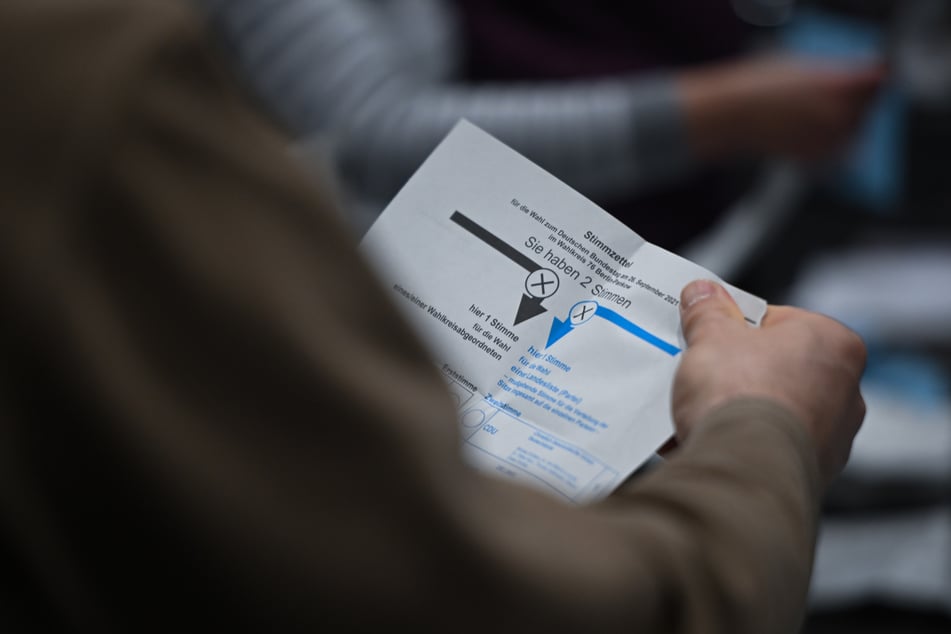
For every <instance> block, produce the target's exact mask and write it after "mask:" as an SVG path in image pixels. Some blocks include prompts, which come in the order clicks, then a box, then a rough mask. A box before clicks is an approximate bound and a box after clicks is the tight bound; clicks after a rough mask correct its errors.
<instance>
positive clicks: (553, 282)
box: [525, 269, 559, 299]
mask: <svg viewBox="0 0 951 634" xmlns="http://www.w3.org/2000/svg"><path fill="white" fill-rule="evenodd" d="M558 286H559V281H558V275H556V274H555V272H554V271H552V270H551V269H538V270H536V271H533V272H532V273H530V274H529V275H528V277H527V278H525V292H526V293H528V294H529V295H530V296H532V297H538V298H541V299H544V298H546V297H551V296H552V295H554V294H555V292H556V291H557V290H558Z"/></svg>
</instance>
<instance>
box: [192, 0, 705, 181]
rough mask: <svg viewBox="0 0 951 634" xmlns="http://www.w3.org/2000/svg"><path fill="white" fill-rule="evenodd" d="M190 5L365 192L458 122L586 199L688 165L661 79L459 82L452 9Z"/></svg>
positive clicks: (232, 1) (207, 0)
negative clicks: (327, 144)
mask: <svg viewBox="0 0 951 634" xmlns="http://www.w3.org/2000/svg"><path fill="white" fill-rule="evenodd" d="M193 1H196V3H197V4H199V5H201V6H202V7H203V8H204V9H205V10H206V12H207V14H208V16H209V21H210V23H211V24H212V26H213V27H215V30H216V31H217V33H218V34H219V35H220V36H221V37H222V38H223V39H224V40H225V41H226V42H227V46H228V50H229V52H230V53H231V54H232V55H233V56H234V58H235V59H237V60H238V63H239V66H240V67H241V69H242V70H243V74H244V75H245V77H246V78H247V81H248V83H249V85H250V87H251V89H252V91H253V92H254V93H255V94H256V95H257V96H258V97H259V98H260V99H261V101H262V103H263V104H264V105H265V106H266V107H267V108H268V109H269V110H270V111H271V112H273V113H275V114H276V115H277V117H278V119H279V120H281V121H282V122H284V123H285V124H286V125H287V126H288V128H289V129H290V130H291V131H292V132H293V134H294V135H296V136H300V137H307V136H310V135H315V134H317V135H319V134H324V135H327V136H328V137H329V140H330V141H331V143H332V144H334V146H335V148H336V151H337V152H338V154H339V160H340V161H341V163H342V164H343V166H344V169H345V171H346V174H347V176H348V177H349V178H352V179H353V180H354V183H355V184H356V185H357V186H358V187H360V188H361V189H362V190H363V191H364V193H370V194H373V195H376V196H390V195H392V194H393V193H395V192H396V190H397V189H398V188H399V187H400V186H401V185H402V184H403V183H404V182H405V181H406V179H407V178H409V176H410V175H411V174H412V173H413V171H415V169H416V168H417V167H418V166H419V165H420V163H422V161H423V159H424V158H425V157H426V156H427V155H428V154H429V152H430V151H432V149H433V148H434V147H435V146H436V145H437V144H438V143H439V141H441V140H442V138H443V137H444V136H445V135H446V133H448V132H449V130H450V129H451V128H452V126H453V125H455V123H456V122H457V121H458V120H459V119H460V118H466V119H469V120H470V121H472V122H473V123H475V124H476V125H479V126H480V127H482V128H484V129H485V130H486V131H488V132H490V133H491V134H493V135H494V136H496V137H497V138H499V139H500V140H501V141H503V142H505V143H507V144H508V145H510V146H511V147H513V148H515V149H516V150H518V151H519V152H521V153H522V154H524V155H525V156H527V157H528V158H530V159H531V160H533V161H535V162H537V163H538V164H540V165H541V166H542V167H544V168H546V169H548V170H549V171H551V172H552V173H554V174H555V175H557V176H559V177H560V178H562V179H564V180H566V181H567V182H569V183H571V185H572V186H573V187H575V188H577V189H579V190H580V191H582V192H584V193H585V194H587V195H589V196H600V195H614V194H618V193H628V192H631V191H634V190H636V189H638V188H640V187H643V186H646V185H651V184H655V183H657V182H660V181H664V180H667V179H669V178H671V177H673V176H676V175H677V174H679V173H681V172H683V171H684V170H685V169H686V168H687V167H688V166H689V165H690V164H691V162H692V159H691V156H690V152H689V151H688V145H687V139H686V136H685V134H686V132H685V122H684V117H683V113H682V108H681V104H680V100H679V95H678V91H677V87H676V85H675V83H674V81H673V79H672V78H670V77H667V76H657V77H652V78H648V77H637V78H635V77H633V76H631V77H623V76H621V77H615V78H611V79H605V80H577V81H560V82H525V83H523V84H500V83H491V82H489V83H482V84H470V83H465V82H464V81H462V79H461V78H460V69H459V66H460V65H461V59H460V58H461V55H462V53H463V51H462V48H463V47H462V42H461V40H460V38H462V37H463V34H462V33H461V32H460V29H458V28H455V27H456V25H455V22H454V20H453V17H454V16H453V15H452V11H451V10H452V7H451V6H447V5H451V3H446V2H440V1H439V0H410V1H405V0H397V1H390V2H387V1H371V2H367V1H365V0H281V2H259V1H257V0H193ZM394 22H398V23H399V26H398V27H395V26H394ZM405 38H410V39H411V40H412V41H410V42H407V41H406V39H405Z"/></svg>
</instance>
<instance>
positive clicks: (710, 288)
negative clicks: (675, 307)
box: [680, 280, 717, 310]
mask: <svg viewBox="0 0 951 634" xmlns="http://www.w3.org/2000/svg"><path fill="white" fill-rule="evenodd" d="M716 293H717V283H716V282H713V281H711V280H697V281H695V282H690V283H689V284H687V285H686V286H685V287H684V290H683V291H681V293H680V310H688V309H689V308H690V307H691V306H693V305H694V304H696V303H698V302H702V301H703V300H705V299H709V298H710V297H713V296H714V295H716Z"/></svg>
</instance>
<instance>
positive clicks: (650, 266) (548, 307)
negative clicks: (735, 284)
mask: <svg viewBox="0 0 951 634" xmlns="http://www.w3.org/2000/svg"><path fill="white" fill-rule="evenodd" d="M361 249H362V251H363V252H364V254H365V255H366V257H367V258H368V259H369V260H370V262H371V263H372V265H373V266H374V268H375V270H376V272H377V274H378V276H379V277H380V279H381V280H382V281H383V282H384V285H385V287H386V288H388V289H389V291H390V292H391V294H392V298H393V301H394V302H395V303H396V305H397V306H398V307H399V308H400V309H401V310H402V311H403V312H404V313H405V315H406V317H407V318H408V320H409V321H410V322H411V324H413V325H414V327H415V328H416V330H417V331H418V333H419V335H420V337H421V338H422V339H423V340H424V341H425V342H427V343H428V345H429V348H430V351H431V353H432V355H433V357H434V358H435V360H436V362H437V364H438V366H439V367H440V368H441V369H442V372H443V374H444V375H445V378H446V381H447V383H448V384H449V388H450V390H451V392H452V394H453V395H454V396H455V399H456V401H457V403H458V406H459V425H460V429H461V433H462V441H463V448H464V451H463V453H464V454H465V456H466V457H467V459H469V460H470V461H471V462H472V464H473V465H474V466H476V467H477V468H480V469H484V470H486V471H488V472H492V473H495V474H498V475H500V476H503V477H509V478H512V479H514V480H517V481H519V482H521V483H524V484H526V485H529V486H535V487H538V488H541V489H543V490H545V491H547V492H549V493H551V494H553V495H555V496H557V497H559V498H562V499H564V500H566V501H569V502H572V503H582V502H587V501H591V500H595V499H597V498H600V497H603V496H605V495H607V494H608V493H610V492H611V490H612V489H614V488H615V487H616V486H617V485H618V484H620V483H621V482H622V481H623V480H624V478H626V477H627V476H628V475H629V474H630V473H631V472H632V471H634V470H635V469H636V468H637V467H638V466H639V465H640V464H642V463H643V462H644V461H645V460H647V459H648V458H649V457H651V456H652V455H653V453H654V451H655V450H656V449H657V447H658V446H660V445H661V444H662V443H663V442H664V441H665V440H666V439H667V438H669V437H670V435H671V434H672V432H673V426H672V422H671V417H670V390H671V384H672V379H673V376H674V372H675V370H676V368H677V364H678V362H679V359H680V355H681V353H682V351H683V348H684V342H683V336H682V333H681V331H680V315H679V310H678V303H679V301H678V297H679V295H680V290H681V289H682V288H683V287H684V286H685V285H686V284H687V283H688V282H690V281H691V280H694V279H698V278H708V279H716V276H715V275H713V274H711V273H710V272H709V271H706V270H704V269H702V268H701V267H699V266H697V265H695V264H693V263H691V262H688V261H687V260H684V259H683V258H681V257H679V256H677V255H674V254H672V253H670V252H668V251H665V250H663V249H661V248H659V247H656V246H654V245H652V244H650V243H648V242H645V241H644V240H643V239H642V238H641V237H640V236H638V235H637V234H636V233H634V232H633V231H631V230H630V229H629V228H627V227H626V226H625V225H623V224H622V223H621V222H619V221H618V220H616V219H614V218H613V217H611V216H610V215H608V214H607V213H606V212H605V211H603V210H602V209H600V208H599V207H597V206H596V205H595V204H594V203H592V202H591V201H589V200H588V199H586V198H585V197H584V196H582V195H580V194H579V193H578V192H576V191H574V190H572V189H571V188H570V187H568V186H567V185H565V184H564V183H562V182H560V181H559V180H558V179H556V178H555V177H553V176H551V175H550V174H548V173H546V172H545V171H544V170H542V169H541V168H539V167H538V166H536V165H535V164H533V163H531V162H530V161H528V160H527V159H525V158H524V157H522V156H520V155H519V154H518V153H516V152H515V151H513V150H511V149H509V148H508V147H506V146H505V145H503V144H502V143H500V142H499V141H497V140H495V139H494V138H492V137H491V136H489V135H488V134H486V133H485V132H482V131H481V130H479V129H478V128H476V127H475V126H473V125H472V124H470V123H467V122H465V121H462V122H460V123H459V124H458V125H457V126H456V127H455V129H453V131H452V132H451V133H450V134H449V135H448V136H447V137H446V139H445V140H444V141H443V142H442V143H441V144H440V145H439V147H437V148H436V149H435V151H433V153H432V154H431V155H430V156H429V158H428V159H427V160H426V161H425V162H424V163H423V165H422V166H421V167H420V168H419V170H418V171H417V172H416V174H415V175H414V176H413V177H412V178H411V179H410V180H409V181H408V182H407V183H406V185H405V186H404V187H403V189H402V190H401V191H400V192H399V193H398V194H397V195H396V197H395V198H394V199H393V201H392V202H391V203H390V204H389V206H388V207H387V208H386V209H385V210H384V211H383V213H382V215H381V216H380V217H379V219H378V220H377V221H376V223H375V224H374V225H373V226H372V227H371V229H370V231H369V232H368V233H367V235H366V237H365V238H364V240H363V242H362V244H361ZM727 288H729V290H730V292H731V293H732V295H733V297H734V298H736V301H737V302H738V304H739V306H740V308H741V309H742V311H743V314H744V315H745V316H746V318H747V320H748V321H749V322H751V323H753V324H756V325H758V324H759V322H760V319H761V318H762V317H763V315H764V313H765V312H766V304H765V302H763V300H761V299H758V298H756V297H754V296H752V295H749V294H748V293H745V292H743V291H740V290H738V289H735V288H731V287H729V286H728V287H727Z"/></svg>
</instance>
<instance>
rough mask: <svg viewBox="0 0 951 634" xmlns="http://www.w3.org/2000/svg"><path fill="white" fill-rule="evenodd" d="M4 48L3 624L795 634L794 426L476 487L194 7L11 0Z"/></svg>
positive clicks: (1, 26)
mask: <svg viewBox="0 0 951 634" xmlns="http://www.w3.org/2000/svg"><path fill="white" fill-rule="evenodd" d="M0 50H2V52H3V54H2V55H0V85H4V86H5V87H7V88H8V89H9V90H8V92H7V93H6V96H5V97H4V99H3V100H2V101H0V125H2V126H3V142H2V143H0V210H2V211H0V213H2V230H0V297H2V301H3V310H2V315H0V319H2V329H0V337H2V339H0V344H2V348H0V349H2V355H0V364H2V365H0V372H2V373H0V520H2V521H0V527H2V531H0V540H2V543H0V557H2V560H3V562H4V564H5V565H3V566H0V582H2V583H0V592H2V593H4V594H3V597H2V599H3V602H4V603H9V604H10V605H11V606H13V605H15V606H16V608H15V609H13V608H11V611H9V612H7V613H6V616H5V617H4V618H8V619H15V618H21V619H22V622H23V623H26V624H29V626H28V627H26V628H25V629H26V630H30V629H34V628H39V629H42V627H41V626H40V625H39V624H42V623H47V622H49V623H53V624H57V625H59V626H60V627H61V629H62V630H63V631H65V630H68V629H91V630H93V629H94V630H96V631H112V630H114V631H176V632H177V631H190V630H202V631H224V628H225V627H232V628H237V629H239V630H241V631H249V630H258V631H269V632H287V631H298V630H300V631H343V630H362V631H374V632H377V631H407V632H409V631H412V632H417V631H452V632H469V631H472V632H484V631H493V632H510V631H511V632H516V631H517V632H526V631H547V632H561V631H565V632H622V631H623V632H665V633H678V632H729V633H730V634H739V633H743V632H755V633H757V634H763V633H768V632H792V631H794V630H795V628H796V625H797V623H798V620H799V618H800V612H801V609H802V606H803V603H804V597H805V592H806V587H807V582H808V577H809V571H810V565H811V558H812V552H813V546H814V532H815V527H816V507H817V499H818V494H819V491H818V484H817V480H818V477H817V467H816V464H815V458H814V455H813V451H812V450H811V448H810V446H809V440H808V438H807V437H806V435H805V433H804V431H803V430H802V428H801V427H800V425H798V424H797V422H796V421H795V420H794V419H793V418H792V417H791V415H790V414H788V413H787V412H786V411H785V410H783V409H781V408H779V407H778V406H776V405H773V404H771V403H768V402H758V401H744V402H734V403H732V404H729V405H728V406H726V407H725V408H723V409H721V410H720V411H718V412H717V413H715V414H714V415H713V416H711V417H710V419H709V420H707V421H706V422H705V424H702V425H698V427H697V431H696V432H695V433H694V435H693V436H692V437H691V438H690V439H689V442H687V443H686V445H685V446H684V447H683V448H682V450H680V452H679V455H678V456H677V457H676V458H674V459H672V460H671V461H670V462H669V463H668V464H666V465H664V466H662V467H661V468H659V469H657V470H655V471H654V472H652V473H651V474H649V475H647V476H646V477H644V478H641V479H639V480H638V481H636V482H634V483H633V484H631V485H630V486H628V487H627V488H626V489H625V490H624V491H621V492H619V493H618V494H617V495H615V496H612V497H611V498H610V499H608V500H606V501H604V502H602V503H599V504H595V505H592V506H587V507H583V508H574V507H569V506H565V505H563V504H562V503H560V502H558V501H555V500H552V499H549V498H547V497H544V496H543V495H540V494H537V493H535V492H532V491H528V490H523V489H520V488H518V487H516V486H513V485H511V484H509V483H506V482H502V481H499V480H495V479H490V478H487V477H484V476H482V475H480V474H477V473H475V472H473V471H471V470H470V469H469V468H467V467H466V466H465V465H464V463H463V462H462V461H461V459H460V457H459V438H458V437H457V433H456V429H455V412H454V410H453V407H452V405H451V402H450V399H449V398H448V396H447V394H446V392H445V390H444V386H443V384H442V381H441V379H440V377H439V375H438V372H437V370H436V369H435V368H434V367H433V366H432V364H431V363H430V361H429V359H428V358H427V356H426V354H425V352H424V350H423V349H422V347H421V345H420V344H419V343H418V342H417V341H416V340H415V339H414V337H413V335H412V334H411V332H410V330H409V328H408V327H407V326H406V325H404V323H403V322H402V321H401V319H400V317H399V316H398V314H397V313H396V311H395V309H394V308H393V307H392V306H391V305H390V304H389V302H388V301H387V299H386V296H385V295H384V293H383V292H381V290H380V288H379V287H378V285H377V283H376V281H375V280H374V279H373V278H372V277H371V275H370V273H369V272H368V270H367V268H366V267H365V265H364V263H363V262H362V261H361V260H360V259H359V257H358V254H357V252H356V250H355V246H354V244H353V242H352V240H351V237H350V235H349V234H348V233H347V231H346V230H345V229H344V228H343V225H342V224H341V222H339V220H338V218H337V217H336V216H335V209H334V205H333V203H332V202H331V201H329V200H328V197H327V196H326V194H325V193H323V191H322V190H321V188H320V187H319V186H317V185H315V184H313V183H312V182H311V179H310V177H309V176H308V175H307V174H305V173H303V172H301V171H300V169H299V168H298V166H296V165H295V163H294V162H293V161H292V160H291V159H290V158H288V157H287V155H286V154H285V149H284V143H283V140H282V139H281V138H279V137H278V136H276V135H275V134H274V133H273V132H272V131H271V130H270V129H269V128H268V126H266V125H265V124H264V123H263V122H262V121H260V120H259V119H258V118H257V117H256V116H255V115H254V114H253V113H252V112H251V111H250V110H249V109H248V108H247V107H246V106H245V105H244V104H243V103H242V100H241V99H240V98H239V97H240V96H239V95H238V94H237V93H236V91H235V89H234V88H233V87H232V86H231V84H230V82H229V81H228V79H227V77H225V76H224V75H223V74H222V73H221V72H220V71H219V68H218V63H217V61H216V59H215V58H214V56H213V55H212V53H211V52H210V51H209V50H207V48H206V45H205V43H204V38H203V34H202V32H201V29H200V25H199V24H198V23H197V22H196V21H195V20H194V18H193V17H192V16H191V15H190V14H189V13H187V12H185V11H184V10H183V9H182V8H181V7H174V6H173V5H172V3H169V2H166V1H164V0H163V1H158V0H156V1H148V2H146V1H141V2H135V3H130V2H127V1H126V0H43V1H42V2H36V1H35V0H4V2H3V3H2V4H0ZM14 599H15V600H14ZM9 631H18V630H17V629H16V628H14V629H12V630H9Z"/></svg>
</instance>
